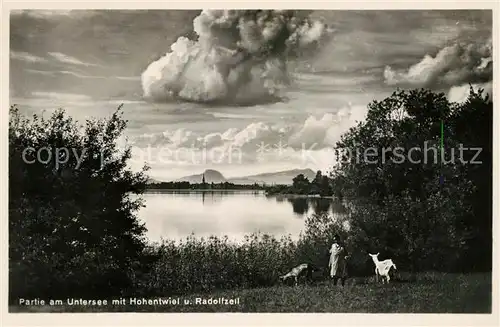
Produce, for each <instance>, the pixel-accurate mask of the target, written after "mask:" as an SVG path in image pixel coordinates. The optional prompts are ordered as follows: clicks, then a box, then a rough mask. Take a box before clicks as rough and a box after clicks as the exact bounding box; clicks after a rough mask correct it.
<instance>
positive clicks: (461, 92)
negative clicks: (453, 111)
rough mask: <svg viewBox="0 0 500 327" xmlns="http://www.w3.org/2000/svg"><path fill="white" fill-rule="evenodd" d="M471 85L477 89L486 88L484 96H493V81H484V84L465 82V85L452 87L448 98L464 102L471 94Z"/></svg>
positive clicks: (452, 100)
mask: <svg viewBox="0 0 500 327" xmlns="http://www.w3.org/2000/svg"><path fill="white" fill-rule="evenodd" d="M471 86H472V88H473V89H474V90H476V91H477V90H478V89H483V90H484V92H483V96H486V94H489V95H490V98H491V96H492V95H493V83H492V82H488V83H482V84H471V85H469V84H464V85H460V86H454V87H452V88H451V89H450V91H449V92H448V100H449V101H451V102H458V103H462V102H464V101H465V100H467V97H468V96H469V93H470V87H471Z"/></svg>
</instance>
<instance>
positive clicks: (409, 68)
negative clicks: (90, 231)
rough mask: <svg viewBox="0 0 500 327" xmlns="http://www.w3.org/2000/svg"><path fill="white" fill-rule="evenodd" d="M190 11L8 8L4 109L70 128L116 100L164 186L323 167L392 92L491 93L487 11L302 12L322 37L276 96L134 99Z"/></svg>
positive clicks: (187, 32) (185, 31)
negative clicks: (68, 120) (196, 178)
mask: <svg viewBox="0 0 500 327" xmlns="http://www.w3.org/2000/svg"><path fill="white" fill-rule="evenodd" d="M199 14H200V11H178V10H142V11H135V10H126V11H119V10H97V11H88V10H87V11H84V10H66V11H64V10H60V11H50V10H31V11H26V10H23V11H13V12H11V16H10V19H11V21H10V31H11V35H10V98H11V101H10V102H11V104H16V105H17V106H18V107H19V109H20V110H21V111H22V112H25V113H27V114H32V113H35V112H36V113H40V112H42V111H43V112H44V113H46V114H48V113H50V112H51V111H52V110H55V109H57V108H60V107H61V108H64V109H65V110H66V111H67V112H68V114H70V115H72V116H74V117H75V118H76V119H78V120H79V121H83V120H85V119H87V118H90V117H109V115H110V114H111V113H112V112H113V111H114V110H115V109H116V108H117V106H118V105H119V104H121V103H123V104H124V107H123V108H124V115H125V118H126V119H128V121H129V123H128V127H127V130H126V132H125V136H126V137H127V140H128V141H127V142H130V144H132V145H133V150H134V154H135V155H134V158H133V165H135V166H134V167H139V166H142V164H143V163H144V162H147V163H148V165H149V166H151V168H152V169H151V170H150V172H149V174H150V175H151V176H152V177H153V178H155V179H159V180H171V179H176V178H180V177H182V176H185V175H189V174H195V173H200V172H201V171H203V170H204V169H207V168H214V169H218V170H219V171H221V172H222V173H223V174H224V175H225V176H227V177H235V176H244V175H250V174H257V173H263V172H272V171H279V170H286V169H295V168H312V169H314V170H316V169H322V170H328V168H329V167H331V164H332V159H333V158H332V152H331V147H332V146H333V145H334V144H335V142H336V141H337V140H338V139H339V138H340V135H341V134H342V133H343V132H345V131H347V130H348V129H349V127H351V126H353V125H354V124H355V123H356V122H357V121H360V120H362V119H363V118H364V115H365V114H366V110H367V109H366V106H367V104H368V103H369V102H371V101H372V100H375V99H377V100H381V99H383V98H384V97H387V96H389V95H390V94H391V93H392V91H394V90H395V89H396V88H397V87H400V88H417V87H418V88H420V87H425V88H430V89H432V90H436V91H440V92H445V94H446V95H447V96H448V97H449V99H450V100H451V101H463V99H464V98H465V97H466V95H467V92H468V89H469V83H470V84H473V85H474V86H476V87H482V88H484V89H485V90H486V91H488V92H491V88H492V52H491V51H492V50H491V47H492V43H491V42H492V41H491V38H492V13H491V11H470V10H467V11H416V10H414V11H316V12H312V13H311V17H313V18H314V19H318V20H321V21H323V22H325V23H326V24H328V26H330V28H331V29H332V30H333V38H331V39H329V40H328V41H326V42H324V43H323V44H321V47H320V49H319V50H318V51H316V52H315V53H314V55H313V56H310V57H307V58H305V59H304V60H302V61H301V62H300V64H297V65H295V66H294V65H291V66H290V67H293V69H292V71H291V75H292V77H293V78H292V86H291V87H290V88H289V89H288V90H286V93H285V95H286V99H287V100H286V101H281V102H268V103H266V102H263V103H254V104H252V105H247V106H234V105H219V106H215V105H202V104H193V103H187V102H182V101H179V102H169V103H152V102H148V101H146V100H145V99H144V98H143V89H142V86H141V74H142V73H143V72H144V71H145V69H146V68H147V67H148V66H149V64H150V63H151V62H153V61H155V60H157V59H159V58H160V57H161V56H163V55H165V53H167V52H169V51H170V46H171V45H172V44H173V43H174V42H175V41H176V40H177V39H178V37H180V36H186V37H188V38H190V39H192V38H194V37H195V32H194V31H193V18H195V17H196V16H198V15H199ZM148 151H149V152H148ZM162 151H163V152H162ZM207 151H208V157H209V158H208V159H207ZM160 152H162V153H163V157H161V158H160V156H159V153H160ZM165 157H166V158H165ZM215 157H217V158H215Z"/></svg>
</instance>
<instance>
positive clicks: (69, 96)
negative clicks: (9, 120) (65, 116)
mask: <svg viewBox="0 0 500 327" xmlns="http://www.w3.org/2000/svg"><path fill="white" fill-rule="evenodd" d="M31 95H32V96H34V97H40V98H48V99H54V100H64V101H75V100H90V99H91V98H90V97H89V96H87V95H84V94H75V93H61V92H43V91H37V92H32V93H31Z"/></svg>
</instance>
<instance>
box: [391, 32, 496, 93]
mask: <svg viewBox="0 0 500 327" xmlns="http://www.w3.org/2000/svg"><path fill="white" fill-rule="evenodd" d="M492 62H493V60H492V41H491V38H490V39H488V40H486V41H485V42H481V41H477V42H475V43H469V44H464V43H456V44H454V45H451V46H447V47H445V48H443V49H441V50H440V51H439V52H438V53H437V54H436V55H435V56H434V57H433V56H431V55H428V54H427V55H425V56H424V58H422V60H421V61H420V62H418V63H416V64H414V65H412V66H410V67H409V68H408V69H406V70H395V69H393V68H392V67H390V66H386V67H385V70H384V78H385V83H386V84H388V85H410V86H418V87H433V86H448V87H451V86H456V85H461V84H464V83H480V82H484V81H488V80H491V79H492V76H493V65H492Z"/></svg>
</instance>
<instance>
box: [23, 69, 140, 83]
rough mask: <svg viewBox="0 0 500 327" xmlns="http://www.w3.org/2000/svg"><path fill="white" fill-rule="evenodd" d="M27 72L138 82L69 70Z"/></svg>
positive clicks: (132, 78) (127, 77) (121, 77)
mask: <svg viewBox="0 0 500 327" xmlns="http://www.w3.org/2000/svg"><path fill="white" fill-rule="evenodd" d="M26 71H27V72H29V73H32V74H39V75H45V76H57V75H68V76H73V77H77V78H85V79H87V78H89V79H110V78H116V79H119V80H124V81H138V78H135V77H129V76H99V75H84V74H81V73H77V72H73V71H69V70H56V71H48V70H38V69H26Z"/></svg>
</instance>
